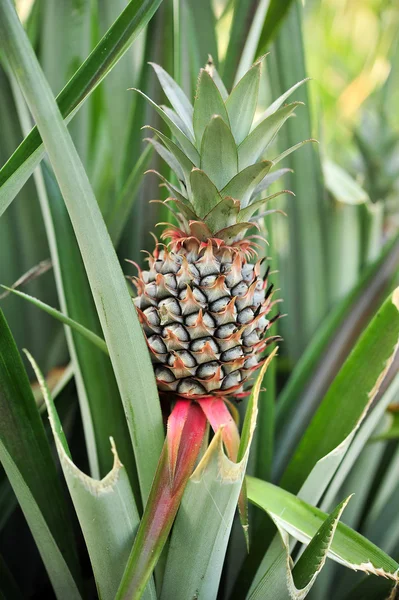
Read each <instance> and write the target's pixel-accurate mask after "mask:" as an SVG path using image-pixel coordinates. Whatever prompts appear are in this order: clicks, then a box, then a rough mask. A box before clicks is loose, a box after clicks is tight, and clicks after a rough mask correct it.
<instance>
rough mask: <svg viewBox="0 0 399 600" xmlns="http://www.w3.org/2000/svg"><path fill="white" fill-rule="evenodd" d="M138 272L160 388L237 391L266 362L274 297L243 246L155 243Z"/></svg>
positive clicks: (141, 309) (190, 393) (193, 394)
mask: <svg viewBox="0 0 399 600" xmlns="http://www.w3.org/2000/svg"><path fill="white" fill-rule="evenodd" d="M148 261H149V268H148V270H145V271H141V270H140V271H139V275H138V277H135V278H133V281H134V282H135V284H136V287H137V297H136V298H135V299H134V303H135V305H136V307H137V310H138V313H139V316H140V320H141V323H142V325H143V328H144V332H145V334H146V338H147V343H148V346H149V349H150V351H151V357H152V361H153V363H154V368H155V376H156V379H157V384H158V387H159V389H160V390H161V391H162V392H170V393H174V394H178V395H180V396H183V397H185V398H191V399H195V398H199V397H203V396H207V395H209V394H212V395H223V396H226V395H236V394H239V393H241V392H242V390H243V384H244V383H245V382H246V381H247V380H248V378H249V377H250V376H251V374H252V373H253V372H254V371H255V370H256V369H258V368H259V367H260V365H261V364H262V360H261V356H262V352H263V351H264V350H265V348H266V346H267V345H268V343H269V342H271V341H273V340H274V339H275V338H272V337H269V338H268V337H267V330H268V329H269V327H270V326H271V324H272V321H270V320H269V319H268V318H267V315H268V313H269V311H270V309H271V307H272V305H273V304H274V302H272V300H271V296H272V291H271V288H270V287H269V288H268V286H267V276H266V277H265V278H262V277H261V276H260V264H261V261H258V262H257V263H256V264H252V263H249V262H248V261H247V259H246V256H245V253H243V252H242V251H240V249H239V248H236V247H230V246H219V245H218V244H217V243H216V242H215V240H212V239H210V240H208V244H207V245H206V246H205V247H204V244H201V243H200V242H199V241H198V240H195V238H189V239H187V240H186V241H185V242H183V243H182V244H180V245H179V248H178V250H177V251H173V250H169V249H168V248H167V247H166V246H163V245H157V247H156V250H155V252H154V254H153V255H151V256H150V257H149V259H148Z"/></svg>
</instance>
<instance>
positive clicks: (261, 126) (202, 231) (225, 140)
mask: <svg viewBox="0 0 399 600" xmlns="http://www.w3.org/2000/svg"><path fill="white" fill-rule="evenodd" d="M151 64H152V66H153V68H154V70H155V73H156V74H157V76H158V79H159V82H160V84H161V86H162V88H163V90H164V92H165V94H166V96H167V98H168V99H169V101H170V103H171V105H172V107H173V109H172V108H168V107H166V106H158V105H157V104H155V103H154V102H153V101H152V100H151V99H150V98H148V97H147V96H146V95H145V94H143V92H140V90H137V91H139V93H140V94H142V95H143V96H144V97H145V98H146V99H147V100H148V102H149V103H150V104H151V105H152V106H153V107H154V108H155V110H156V111H157V112H158V114H159V115H160V116H161V117H162V119H163V120H164V121H165V123H166V124H167V125H168V127H169V129H170V131H171V133H172V135H173V137H174V140H175V141H172V140H171V139H170V138H168V137H167V136H165V135H164V134H163V133H161V132H160V131H158V130H156V129H154V128H152V127H149V128H150V129H152V130H153V131H154V132H155V133H156V135H157V138H158V139H150V140H149V141H150V142H151V143H152V144H153V146H154V147H155V150H156V151H157V152H158V153H159V154H160V156H161V157H162V158H163V159H164V160H165V161H166V162H167V163H168V165H169V166H170V167H171V169H172V170H173V171H174V173H175V174H176V177H177V179H178V181H179V185H180V189H178V188H177V187H175V186H174V185H172V183H170V182H169V181H166V180H165V179H164V178H163V177H162V176H160V177H161V178H162V179H163V181H164V183H165V185H166V187H167V188H168V190H169V192H170V194H171V198H169V199H168V200H167V202H170V201H173V202H174V203H175V204H176V206H177V209H178V215H177V218H178V220H179V223H180V225H181V228H182V233H184V234H186V235H194V236H195V237H197V238H198V239H200V240H204V239H208V238H210V237H216V238H218V239H221V240H223V241H225V242H226V243H233V242H235V241H237V240H239V239H241V238H242V237H243V235H244V234H245V232H246V231H247V230H248V229H249V228H251V227H253V226H254V225H256V221H257V219H259V218H260V217H262V216H264V214H265V213H264V212H263V213H262V214H259V212H258V211H259V210H260V209H263V208H264V206H265V204H266V203H267V202H268V200H270V199H271V198H272V197H274V196H275V195H278V194H275V195H273V196H267V197H264V198H260V199H258V198H259V195H261V194H262V192H263V191H264V190H265V189H267V187H268V186H269V185H270V184H271V183H272V182H273V181H275V180H276V179H278V177H279V176H280V175H282V174H283V173H284V172H285V171H286V170H287V169H280V170H277V171H274V172H271V170H272V168H273V167H274V166H275V165H276V164H277V163H278V162H279V161H280V160H281V159H282V158H285V157H286V156H287V155H288V154H290V153H291V152H293V151H294V150H296V149H297V148H298V147H299V146H301V145H302V144H304V143H305V142H301V143H299V144H297V145H295V146H293V147H291V148H289V149H288V150H286V151H285V152H283V153H282V154H280V155H279V156H277V157H275V158H273V160H261V157H263V156H264V153H265V151H266V150H267V148H268V147H269V146H270V144H271V143H272V141H273V140H274V138H275V137H276V135H277V133H278V131H279V129H280V128H281V127H282V125H283V124H284V122H285V121H286V120H287V119H288V117H290V115H292V114H293V112H294V110H295V108H296V107H297V106H298V105H299V104H301V103H300V102H293V103H291V104H286V105H283V104H284V102H285V100H286V99H287V98H288V96H289V95H290V94H291V93H292V92H293V91H294V90H295V89H296V88H297V87H298V86H300V85H301V84H302V83H303V81H301V82H299V83H297V84H296V85H294V86H293V87H292V88H290V89H289V90H288V91H287V92H286V93H285V94H283V95H282V96H280V98H278V99H277V100H276V101H275V102H273V104H271V105H270V106H269V107H268V108H267V109H266V111H265V112H264V113H263V114H262V115H261V117H260V118H259V119H258V120H257V121H256V122H255V123H254V116H255V111H256V107H257V102H258V93H259V82H260V75H261V64H262V60H258V61H257V62H256V63H255V64H254V65H253V66H252V67H251V68H250V69H249V70H248V71H247V73H246V74H245V75H244V76H243V77H242V79H240V81H239V82H238V83H237V85H236V86H235V87H234V88H233V90H232V92H231V93H230V94H228V92H227V90H226V88H225V86H224V84H223V82H222V80H221V78H220V76H219V75H218V73H217V71H216V69H215V67H214V65H213V63H212V61H211V60H209V62H208V64H207V65H206V67H205V69H201V71H200V74H199V77H198V84H197V90H196V96H195V101H194V106H192V104H191V103H190V101H189V100H188V98H187V96H186V95H185V93H184V92H183V90H182V89H181V88H180V87H179V86H178V85H177V83H176V82H175V81H174V80H173V79H172V77H171V76H170V75H168V73H166V71H164V69H162V67H160V66H159V65H156V64H153V63H151ZM304 81H305V80H304ZM158 140H159V141H158ZM306 141H310V140H306ZM158 175H159V174H158ZM284 192H286V190H284ZM279 193H283V192H279ZM268 212H270V211H268ZM256 214H257V216H254V215H256Z"/></svg>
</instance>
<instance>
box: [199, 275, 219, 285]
mask: <svg viewBox="0 0 399 600" xmlns="http://www.w3.org/2000/svg"><path fill="white" fill-rule="evenodd" d="M217 278H218V276H217V275H207V276H206V277H203V278H202V279H201V282H200V285H201V286H202V287H211V286H212V285H214V284H215V283H216V281H217Z"/></svg>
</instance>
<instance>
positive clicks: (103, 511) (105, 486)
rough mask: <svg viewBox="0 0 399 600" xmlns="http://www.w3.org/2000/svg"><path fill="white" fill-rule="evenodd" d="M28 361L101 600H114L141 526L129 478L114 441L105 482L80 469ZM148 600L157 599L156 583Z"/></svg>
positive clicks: (44, 388) (45, 389)
mask: <svg viewBox="0 0 399 600" xmlns="http://www.w3.org/2000/svg"><path fill="white" fill-rule="evenodd" d="M27 356H28V359H29V361H30V363H31V365H32V367H33V369H34V371H35V374H36V377H37V379H38V382H39V385H40V388H41V391H42V394H43V397H44V399H45V402H46V406H47V412H48V415H49V419H50V425H51V430H52V432H53V436H54V440H55V444H56V447H57V452H58V456H59V459H60V463H61V466H62V470H63V472H64V476H65V479H66V482H67V484H68V488H69V492H70V494H71V497H72V500H73V503H74V507H75V510H76V514H77V516H78V518H79V522H80V526H81V528H82V531H83V535H84V538H85V541H86V546H87V549H88V552H89V556H90V560H91V564H92V567H93V572H94V578H95V580H96V585H97V590H98V594H99V597H100V598H103V599H104V600H114V598H115V594H116V591H117V589H118V587H119V582H120V580H121V577H122V575H123V571H124V568H125V565H126V562H127V559H128V556H129V552H130V547H131V545H132V543H133V540H134V536H135V534H136V531H137V528H138V525H139V521H140V518H139V514H138V512H137V508H136V503H135V500H134V496H133V492H132V489H131V487H130V483H129V477H128V475H127V473H126V469H124V467H123V465H122V463H121V462H120V460H119V457H118V454H117V451H116V448H115V445H114V442H113V439H112V438H111V447H112V452H113V455H114V464H113V467H112V470H111V471H110V472H109V473H108V474H107V475H106V477H104V478H103V479H102V480H101V481H99V480H96V479H93V478H91V477H88V476H87V475H85V474H84V473H83V472H82V471H81V470H80V469H78V467H76V465H75V464H74V462H73V461H72V457H71V454H70V450H69V447H68V442H67V440H66V437H65V434H64V432H63V429H62V425H61V422H60V419H59V417H58V414H57V411H56V408H55V406H54V402H53V399H52V398H51V395H50V392H49V389H48V387H47V385H46V382H45V379H44V377H43V375H42V373H41V372H40V370H39V368H38V366H37V364H36V363H35V361H34V359H33V358H32V356H31V355H30V354H29V353H27ZM145 597H147V598H155V590H154V588H153V583H152V584H151V585H150V586H149V588H148V589H147V593H146V594H145Z"/></svg>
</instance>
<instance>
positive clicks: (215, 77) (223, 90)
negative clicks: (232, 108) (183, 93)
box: [205, 56, 229, 102]
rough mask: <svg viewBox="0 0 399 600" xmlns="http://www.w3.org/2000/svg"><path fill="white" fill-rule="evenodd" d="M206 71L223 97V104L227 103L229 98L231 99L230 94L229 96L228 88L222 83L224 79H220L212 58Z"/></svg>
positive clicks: (209, 59) (210, 57)
mask: <svg viewBox="0 0 399 600" xmlns="http://www.w3.org/2000/svg"><path fill="white" fill-rule="evenodd" d="M205 70H206V71H207V72H208V73H209V75H210V76H211V77H212V79H213V81H214V82H215V84H216V86H217V88H218V90H219V92H220V95H221V96H222V100H223V102H226V100H227V98H228V97H229V94H228V91H227V90H226V86H225V85H224V83H223V81H222V78H221V77H220V75H219V73H218V71H217V69H216V67H215V65H214V62H213V58H212V56H209V58H208V62H207V64H206V67H205Z"/></svg>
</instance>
